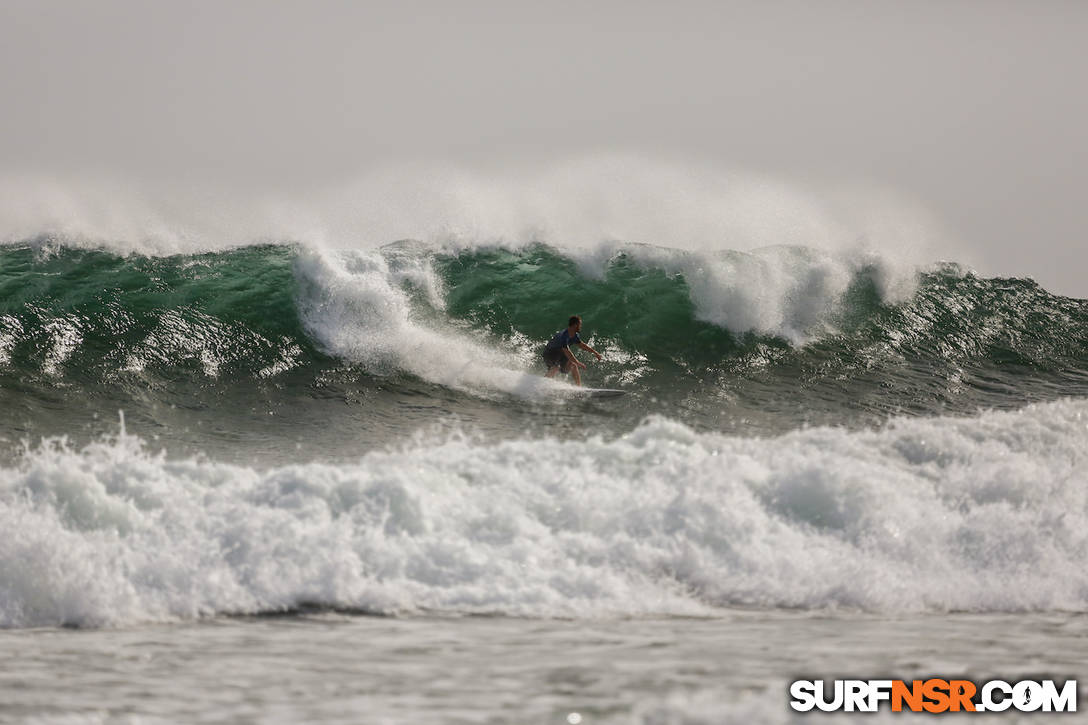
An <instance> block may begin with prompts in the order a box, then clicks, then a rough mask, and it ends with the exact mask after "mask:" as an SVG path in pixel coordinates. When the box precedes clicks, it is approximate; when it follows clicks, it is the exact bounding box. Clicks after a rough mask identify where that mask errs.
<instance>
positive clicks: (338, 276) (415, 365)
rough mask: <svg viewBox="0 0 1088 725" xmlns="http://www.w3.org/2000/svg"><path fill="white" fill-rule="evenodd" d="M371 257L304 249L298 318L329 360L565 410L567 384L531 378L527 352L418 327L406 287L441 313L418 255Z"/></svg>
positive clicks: (442, 328)
mask: <svg viewBox="0 0 1088 725" xmlns="http://www.w3.org/2000/svg"><path fill="white" fill-rule="evenodd" d="M400 251H401V250H393V252H392V253H388V252H387V253H385V254H383V253H382V252H379V251H369V250H351V251H336V252H334V251H328V250H321V249H306V250H302V251H301V252H300V253H299V257H298V259H297V261H296V264H295V278H296V280H297V281H298V288H299V291H298V295H299V296H298V299H297V301H296V302H297V305H298V310H299V315H300V317H301V319H302V322H303V324H304V325H305V326H306V329H307V331H308V332H309V333H310V335H312V336H313V338H314V340H315V341H316V342H317V343H318V344H319V345H320V346H321V347H323V348H324V349H325V350H327V351H328V352H330V353H332V354H334V355H336V356H338V357H341V358H344V359H347V360H351V361H353V362H356V363H361V364H362V365H364V366H365V367H366V368H367V369H368V370H369V371H370V372H372V373H375V374H388V373H394V372H407V373H411V374H412V375H416V376H418V377H420V378H423V379H424V380H427V381H429V382H432V383H438V384H441V385H445V386H447V387H453V388H458V389H463V390H469V391H471V392H473V393H476V394H484V395H486V394H494V393H508V394H513V395H517V396H519V397H523V398H528V399H539V400H552V401H558V402H561V401H562V400H564V399H565V398H566V397H569V395H564V391H566V393H568V394H569V392H570V387H569V386H567V385H566V384H565V383H563V382H560V381H557V380H551V379H546V378H544V377H542V376H541V375H540V374H539V371H531V372H530V371H527V370H528V369H529V367H530V365H531V363H532V362H534V361H533V359H532V357H533V356H532V350H531V349H530V348H528V347H525V348H521V349H520V350H519V349H517V348H511V350H512V351H510V352H508V351H507V347H506V346H503V345H499V344H498V342H499V341H497V340H486V339H484V340H481V339H480V337H481V335H480V333H479V332H476V331H474V330H472V329H471V328H469V327H468V326H467V325H458V323H456V322H454V321H448V320H444V319H439V318H437V317H434V316H432V317H431V319H420V313H419V312H418V311H414V310H413V308H412V305H411V304H410V302H409V299H408V291H406V285H410V286H411V287H414V288H416V289H419V290H421V291H422V292H423V293H425V294H426V295H427V296H428V298H430V300H431V304H432V306H433V307H438V308H441V306H442V300H441V296H440V291H439V290H440V284H439V282H438V281H437V280H436V279H435V277H434V273H433V271H431V269H430V266H429V263H428V261H427V258H426V257H425V256H421V255H419V254H410V253H405V254H401V253H399V252H400Z"/></svg>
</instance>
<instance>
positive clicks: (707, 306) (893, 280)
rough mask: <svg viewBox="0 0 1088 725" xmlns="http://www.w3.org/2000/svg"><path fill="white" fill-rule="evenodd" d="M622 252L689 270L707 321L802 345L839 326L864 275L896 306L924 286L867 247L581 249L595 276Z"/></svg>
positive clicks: (905, 267)
mask: <svg viewBox="0 0 1088 725" xmlns="http://www.w3.org/2000/svg"><path fill="white" fill-rule="evenodd" d="M619 253H624V254H626V255H627V256H629V257H631V258H632V259H634V260H635V261H636V262H637V263H640V264H642V265H644V266H649V267H655V268H658V269H662V270H664V271H665V272H666V273H668V274H679V275H683V278H684V281H685V282H686V284H687V285H688V288H689V289H690V294H691V299H692V302H693V303H694V305H695V313H696V316H697V317H698V318H699V319H701V320H703V321H705V322H710V323H712V324H715V325H718V326H719V327H723V328H725V329H728V330H731V331H732V332H734V333H737V334H741V333H745V332H753V331H754V332H759V333H763V334H769V335H777V336H779V337H783V338H785V339H787V340H789V341H790V342H792V343H794V344H803V343H806V342H811V341H812V340H814V339H817V338H819V337H821V336H823V335H825V334H829V333H832V332H834V331H836V329H837V328H836V323H837V321H838V320H839V319H840V318H841V316H842V314H843V312H844V302H845V296H846V294H847V291H848V290H849V288H850V285H851V284H852V283H853V282H854V281H855V280H856V279H857V278H858V277H859V276H862V275H864V276H867V277H868V278H869V280H870V281H871V282H872V283H873V285H874V287H875V289H876V291H877V293H878V294H879V295H880V297H881V299H882V300H884V301H885V302H887V303H889V304H894V303H898V302H903V301H906V300H907V299H909V298H910V296H911V295H913V294H914V291H915V290H916V289H917V278H918V268H917V267H916V266H914V265H913V264H910V263H907V262H904V261H903V260H901V259H898V258H896V257H895V256H894V255H886V254H879V253H877V252H875V251H874V250H872V249H867V248H865V247H861V246H859V247H857V248H854V249H850V250H842V251H835V252H828V251H822V250H819V249H814V248H811V247H795V246H775V247H763V248H759V249H754V250H752V251H750V252H738V251H725V250H720V251H684V250H678V249H669V248H663V247H655V246H650V245H644V244H639V245H631V244H603V245H600V246H599V247H598V248H597V249H596V250H595V251H593V252H592V253H590V254H588V255H587V254H586V253H585V252H574V254H575V255H577V257H576V258H578V259H579V260H580V261H581V268H582V269H583V270H584V271H586V272H587V273H588V274H601V273H603V271H604V268H605V265H606V264H607V263H608V261H609V260H611V259H613V258H614V257H615V255H616V254H619Z"/></svg>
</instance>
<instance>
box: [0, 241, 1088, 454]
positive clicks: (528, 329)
mask: <svg viewBox="0 0 1088 725" xmlns="http://www.w3.org/2000/svg"><path fill="white" fill-rule="evenodd" d="M651 251H655V250H651ZM656 251H660V250H656ZM670 253H671V252H670ZM728 254H734V253H728ZM304 256H305V255H304V253H303V251H302V250H301V249H300V248H298V247H295V246H290V245H265V246H253V247H245V248H240V249H236V250H231V251H223V252H215V253H208V254H200V255H189V256H173V257H144V256H137V255H133V256H118V255H116V254H112V253H109V252H105V251H96V250H82V249H74V248H66V247H63V246H61V247H57V248H50V247H49V246H48V245H43V244H41V243H34V244H26V245H17V246H9V247H3V248H0V405H2V406H3V407H4V409H5V410H6V411H8V412H9V415H8V419H9V422H8V423H6V424H3V425H2V426H0V438H5V439H7V440H9V441H14V440H17V439H18V438H19V437H20V436H25V435H26V434H28V433H29V434H36V433H38V432H67V431H69V430H72V429H73V426H74V427H76V428H78V427H79V425H85V426H86V427H88V429H90V428H93V427H94V426H95V425H101V424H100V423H95V422H93V421H97V420H98V419H99V416H100V415H101V416H103V417H106V416H111V417H112V416H113V415H115V414H114V413H113V411H115V410H117V409H123V410H125V411H126V412H129V413H130V420H136V421H138V422H140V421H142V423H140V424H142V425H143V426H144V427H145V428H146V429H147V430H151V431H154V430H161V431H163V432H164V435H172V436H174V437H175V438H181V439H184V440H185V441H190V442H192V445H193V446H194V447H198V448H201V449H206V448H207V438H208V436H209V435H212V436H213V437H214V438H215V439H216V440H220V441H221V442H222V445H223V446H237V445H238V443H239V440H240V438H244V437H246V436H249V437H251V438H253V439H261V440H264V439H265V438H267V439H269V440H271V439H274V438H276V437H277V436H278V437H279V439H282V438H283V436H290V437H292V438H293V439H295V440H299V441H301V440H303V439H306V438H318V437H319V438H323V439H330V440H333V439H336V440H340V441H341V442H343V441H348V442H349V443H348V444H347V445H354V443H353V442H354V441H357V440H359V438H360V436H363V437H365V436H366V435H370V433H371V432H373V431H378V430H381V431H386V432H387V433H382V434H378V433H374V436H375V438H374V439H375V440H378V439H382V440H388V439H389V437H390V436H393V437H396V436H400V435H404V434H406V433H408V432H410V431H411V430H412V429H413V428H415V427H418V426H419V425H421V424H424V423H426V422H427V421H432V420H434V419H435V418H436V417H441V416H442V415H446V414H449V415H453V416H462V415H468V416H469V417H470V418H471V419H473V420H476V421H477V423H478V424H479V425H481V426H482V427H483V428H484V429H485V430H487V429H489V426H490V427H492V428H494V430H495V431H496V432H503V433H508V432H509V431H511V430H518V429H519V427H521V426H525V425H530V424H537V423H539V422H540V421H544V422H545V423H546V425H548V426H551V427H552V428H553V429H554V430H555V431H556V432H557V434H559V435H582V434H584V432H585V430H586V426H599V425H602V424H603V425H605V426H606V427H607V429H609V430H616V431H620V430H628V429H630V426H633V425H634V424H636V423H637V422H638V421H639V420H641V419H642V418H643V417H645V416H646V415H648V414H652V413H660V414H663V415H666V416H669V417H671V418H675V419H678V420H682V421H684V422H686V423H688V424H689V425H693V426H696V427H702V428H709V429H717V430H726V431H740V432H774V431H780V430H783V429H792V428H794V427H796V426H798V425H803V424H806V423H812V424H819V423H832V424H845V425H862V424H870V423H879V422H881V421H884V420H887V419H888V418H889V417H891V416H896V415H904V414H906V415H931V414H942V413H948V412H953V413H956V412H961V413H972V412H974V411H976V410H977V409H979V408H981V407H996V408H1008V407H1017V406H1020V405H1023V404H1024V403H1026V402H1031V401H1036V400H1048V399H1054V398H1057V397H1062V396H1084V395H1088V353H1086V351H1088V303H1086V302H1084V301H1082V300H1074V299H1068V298H1062V297H1057V296H1054V295H1051V294H1049V293H1047V292H1046V291H1045V290H1043V289H1041V288H1039V287H1038V286H1037V285H1036V284H1034V283H1033V282H1031V281H1030V280H1021V279H980V278H977V277H974V276H970V275H963V274H960V273H959V272H958V271H957V270H955V269H951V268H950V269H944V270H938V271H934V272H929V273H925V274H922V275H921V276H920V277H919V280H918V285H917V289H916V291H915V292H914V294H913V296H911V297H909V298H908V299H906V300H905V301H903V302H899V303H895V304H893V303H889V302H886V301H884V300H883V299H882V297H881V294H880V289H879V285H878V284H877V279H878V277H879V275H878V274H877V273H876V272H874V271H873V270H872V269H870V268H867V267H865V266H863V265H859V266H857V267H856V268H854V269H853V271H852V272H851V274H852V276H851V277H850V278H849V281H848V284H847V285H846V287H845V291H843V292H842V293H841V295H839V298H838V299H836V300H834V303H835V304H834V305H833V306H829V307H828V309H827V310H822V311H820V314H821V316H820V317H819V325H820V329H819V334H817V335H814V339H813V341H811V342H809V343H808V344H791V343H790V342H788V341H787V340H786V339H784V338H783V337H781V336H778V335H776V334H773V333H769V332H765V333H757V332H751V331H749V332H744V331H730V330H729V329H727V326H726V325H723V324H721V323H720V320H719V321H718V322H714V321H711V318H712V317H713V315H709V314H707V312H706V301H705V299H702V298H701V297H700V295H707V294H710V295H711V296H713V295H714V294H716V292H717V291H718V290H716V289H714V288H713V287H708V286H707V283H706V280H705V279H702V280H697V281H698V282H699V284H700V285H702V286H700V287H697V286H696V285H695V284H694V282H695V280H691V279H689V278H688V277H687V276H686V275H685V273H683V272H678V271H676V269H675V268H666V267H665V266H663V265H661V264H656V263H653V262H647V261H645V259H646V256H645V255H643V256H639V255H638V254H629V253H626V252H621V253H618V254H615V255H614V256H613V257H612V258H611V259H608V260H605V261H603V262H602V263H599V264H597V265H595V266H594V267H593V269H590V268H589V267H588V266H585V265H583V264H581V263H580V262H578V261H576V260H575V259H573V258H571V257H569V256H565V255H564V254H563V253H561V252H559V251H557V250H555V249H553V248H550V247H547V246H543V245H535V246H530V247H526V248H524V249H521V250H517V251H509V250H498V249H485V250H473V251H462V252H458V253H445V252H439V251H436V250H434V249H432V248H428V247H425V246H423V245H413V244H397V245H391V246H390V247H387V248H385V249H383V250H382V252H381V253H380V256H381V257H382V258H384V259H385V263H384V267H383V264H382V263H379V264H376V266H375V270H379V271H381V270H380V269H379V268H381V269H384V272H383V273H384V274H386V275H387V278H386V279H387V281H388V280H392V282H391V284H392V285H393V286H391V287H390V286H386V287H381V289H384V290H387V291H388V290H389V289H399V290H400V292H398V294H403V297H404V299H406V300H408V302H407V303H406V304H407V308H406V309H407V310H408V313H407V314H408V315H409V317H410V320H408V321H406V322H405V323H404V324H411V325H415V326H417V327H420V328H430V329H436V330H444V331H446V332H447V333H448V332H449V331H451V330H452V331H455V334H462V335H463V336H464V339H465V341H466V344H470V345H481V346H487V347H494V348H501V349H507V350H511V351H513V352H515V353H517V354H518V355H519V356H520V357H519V359H520V360H522V363H521V365H522V367H523V369H524V370H527V371H529V372H531V373H536V374H542V373H543V366H542V364H541V363H540V360H539V351H540V349H541V348H542V346H543V344H544V343H545V342H546V340H547V339H548V338H549V337H550V336H551V335H552V334H553V333H554V332H555V331H556V330H557V329H559V328H561V327H563V326H564V325H565V323H566V320H567V318H568V317H569V316H570V315H571V314H580V315H582V316H583V318H584V320H585V325H584V329H583V337H584V338H586V339H589V340H591V341H592V344H593V345H594V346H595V347H597V348H598V349H599V350H601V352H603V353H604V354H605V356H606V359H605V361H604V362H603V363H600V364H596V365H594V366H592V367H591V368H590V370H589V372H588V373H587V380H588V382H589V384H591V385H594V386H598V387H623V388H624V389H626V390H628V391H629V392H630V393H632V394H631V395H628V396H626V397H625V398H623V399H621V400H619V401H617V402H615V403H612V404H610V405H609V407H607V408H604V407H591V408H590V409H588V410H587V411H583V415H581V416H570V415H569V414H567V413H563V412H561V411H558V410H557V409H553V408H548V407H547V406H545V407H544V408H541V405H540V403H539V401H536V402H533V401H525V400H521V399H518V398H517V397H516V396H513V397H511V396H509V395H506V396H504V395H499V396H497V397H496V395H494V394H491V393H487V392H486V391H473V390H464V389H453V390H451V389H447V388H446V387H444V385H443V384H442V383H441V381H436V380H427V379H420V378H418V377H414V376H413V375H411V374H409V373H408V372H405V370H407V368H405V370H400V371H398V370H397V369H396V367H395V365H394V366H393V367H392V369H390V368H389V366H384V367H382V369H368V367H367V365H366V364H364V363H362V362H359V361H358V360H355V359H352V357H351V356H350V355H347V356H337V355H333V354H332V353H331V352H330V349H332V348H331V347H330V346H329V345H327V344H326V342H327V341H326V340H323V339H321V335H320V334H318V333H317V332H315V328H313V327H312V326H310V325H307V324H304V322H303V319H304V316H303V315H301V314H300V309H303V308H305V309H306V311H307V315H309V316H310V318H312V317H314V316H317V317H320V315H321V314H322V306H321V304H325V303H329V304H331V303H333V302H335V301H336V298H335V295H336V294H339V293H341V292H343V290H342V289H339V288H337V287H336V286H335V285H334V284H331V283H327V282H328V280H323V279H314V278H312V277H307V276H306V275H307V274H314V273H313V272H312V271H311V272H307V271H306V270H308V269H313V266H312V265H311V266H309V267H308V266H307V265H306V264H303V263H301V262H300V260H302V259H303V257H304ZM650 258H651V259H653V258H654V257H653V255H650ZM798 258H799V259H801V260H802V261H803V260H804V259H805V255H804V254H801V255H800V256H799V257H798ZM731 259H732V258H727V259H726V262H730V260H731ZM405 260H408V261H409V262H411V264H410V265H409V266H410V267H412V269H416V268H418V267H419V265H420V264H422V265H423V266H425V267H426V268H427V269H429V270H431V272H433V275H434V277H435V279H437V282H438V285H439V287H440V288H441V289H440V298H439V299H437V301H436V297H435V296H434V295H433V294H430V293H428V292H427V291H426V290H424V289H422V288H421V287H419V286H418V284H417V282H418V279H419V278H418V275H417V276H415V277H413V276H412V275H409V274H404V275H401V276H397V275H398V270H401V271H403V270H402V269H401V268H402V267H404V265H405ZM379 261H380V260H379ZM368 264H369V263H368ZM364 267H365V265H364ZM689 268H691V269H696V270H697V267H695V266H691V265H689ZM367 269H369V268H367ZM368 273H369V272H368ZM374 273H375V274H377V273H378V272H374ZM318 288H320V290H321V293H322V294H324V295H326V296H327V298H322V299H324V300H325V302H322V303H321V304H314V302H313V299H310V298H306V296H307V295H309V294H311V292H312V290H314V289H318ZM375 289H378V287H376V288H375ZM755 289H756V294H755V296H754V297H753V299H755V300H756V301H757V302H760V303H762V301H763V300H762V298H761V297H760V295H761V294H762V293H763V292H762V290H761V288H760V287H759V285H756V287H755ZM349 291H350V290H349ZM387 293H388V292H384V293H383V294H387ZM790 294H793V293H792V292H790ZM768 295H769V293H768ZM787 296H788V295H787ZM371 297H374V299H371ZM304 298H306V302H307V304H303V301H304ZM715 299H716V298H715ZM722 299H725V300H726V302H728V301H729V300H730V299H731V298H728V297H727V296H726V297H723V298H722ZM360 300H361V301H360ZM766 301H767V304H778V305H780V306H781V305H783V304H791V303H796V300H790V299H786V300H784V301H783V300H781V299H779V300H777V301H776V300H774V299H770V297H769V296H768V299H767V300H766ZM363 302H365V304H366V305H376V306H377V307H374V308H367V307H366V306H365V305H363ZM355 303H358V304H360V305H363V306H361V307H349V308H344V309H352V310H355V309H359V310H361V311H360V312H359V314H361V315H366V314H368V313H367V312H366V311H365V310H366V309H378V308H381V307H383V306H384V302H383V299H382V298H381V295H376V296H375V295H371V296H370V297H368V296H367V295H361V296H360V298H359V300H356V301H355ZM353 304H354V303H353ZM398 304H399V303H398ZM701 304H702V305H703V307H702V308H701V307H700V305H701ZM795 307H798V306H797V305H796V304H795ZM800 307H802V308H803V305H801V306H800ZM397 309H400V308H397ZM731 312H732V309H731V308H730V307H729V306H728V304H724V305H719V306H718V307H717V308H714V314H718V315H719V316H724V318H725V319H726V320H727V321H728V318H729V315H730V314H731ZM748 312H751V310H748ZM802 312H804V310H803V309H802ZM330 319H331V318H330ZM812 319H816V318H812ZM456 331H460V332H456ZM469 331H471V333H469ZM327 332H328V330H327V329H326V330H324V333H327ZM324 333H322V334H324ZM341 342H343V341H341ZM349 342H350V341H349ZM360 342H361V344H365V342H366V341H365V340H362V341H360ZM341 347H343V346H341ZM348 347H350V345H349V346H348ZM393 348H394V349H395V348H396V345H393ZM338 349H339V348H338ZM405 354H412V351H411V350H408V351H406V352H405ZM581 354H582V355H583V359H585V357H587V356H588V354H587V353H581ZM583 418H584V420H583ZM5 426H6V427H5ZM277 426H278V427H277ZM209 430H212V431H213V433H210V434H209V433H208V431H209ZM239 431H242V432H241V433H240V432H239ZM389 431H393V433H388V432H389ZM383 436H384V438H383Z"/></svg>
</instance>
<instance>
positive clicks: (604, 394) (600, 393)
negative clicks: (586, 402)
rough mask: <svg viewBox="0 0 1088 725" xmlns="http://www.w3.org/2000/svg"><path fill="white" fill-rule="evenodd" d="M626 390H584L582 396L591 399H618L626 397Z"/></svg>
mask: <svg viewBox="0 0 1088 725" xmlns="http://www.w3.org/2000/svg"><path fill="white" fill-rule="evenodd" d="M626 392H627V391H626V390H616V389H615V388H583V389H582V394H583V395H585V396H587V397H589V398H618V397H619V396H621V395H624V394H625V393H626Z"/></svg>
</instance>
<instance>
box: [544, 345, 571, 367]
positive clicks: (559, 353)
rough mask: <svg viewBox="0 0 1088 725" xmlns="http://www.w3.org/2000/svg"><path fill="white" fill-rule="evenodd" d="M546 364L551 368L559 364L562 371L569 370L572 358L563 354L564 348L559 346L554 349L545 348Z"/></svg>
mask: <svg viewBox="0 0 1088 725" xmlns="http://www.w3.org/2000/svg"><path fill="white" fill-rule="evenodd" d="M544 364H545V365H547V366H548V367H549V368H554V367H555V366H556V365H558V366H559V370H560V372H564V373H565V372H567V370H568V369H569V368H570V359H569V358H568V357H567V356H566V355H564V354H563V348H561V347H557V348H554V349H552V350H548V349H547V348H545V349H544Z"/></svg>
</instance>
